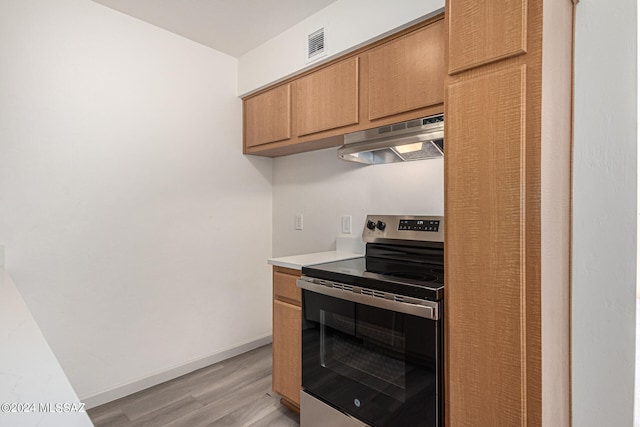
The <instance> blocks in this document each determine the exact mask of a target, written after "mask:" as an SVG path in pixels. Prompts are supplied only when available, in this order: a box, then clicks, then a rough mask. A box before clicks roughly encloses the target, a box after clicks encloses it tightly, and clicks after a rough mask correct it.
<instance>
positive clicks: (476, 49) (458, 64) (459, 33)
mask: <svg viewBox="0 0 640 427" xmlns="http://www.w3.org/2000/svg"><path fill="white" fill-rule="evenodd" d="M448 7H449V14H448V16H449V73H456V72H458V71H462V70H466V69H470V68H473V67H477V66H479V65H483V64H488V63H490V62H494V61H497V60H500V59H503V58H508V57H510V56H514V55H518V54H522V53H525V52H526V51H527V0H492V1H487V0H465V1H452V2H450V3H449V6H448Z"/></svg>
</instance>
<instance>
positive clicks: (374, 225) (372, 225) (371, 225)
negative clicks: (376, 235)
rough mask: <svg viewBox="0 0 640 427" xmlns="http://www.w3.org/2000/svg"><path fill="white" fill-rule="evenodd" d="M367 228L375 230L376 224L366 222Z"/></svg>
mask: <svg viewBox="0 0 640 427" xmlns="http://www.w3.org/2000/svg"><path fill="white" fill-rule="evenodd" d="M367 228H368V229H369V230H373V229H375V228H376V223H375V222H374V221H371V220H369V221H367Z"/></svg>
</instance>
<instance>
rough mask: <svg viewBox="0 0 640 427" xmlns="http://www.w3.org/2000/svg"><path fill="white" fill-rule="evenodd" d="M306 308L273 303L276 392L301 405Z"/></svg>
mask: <svg viewBox="0 0 640 427" xmlns="http://www.w3.org/2000/svg"><path fill="white" fill-rule="evenodd" d="M301 323H302V309H301V308H300V307H297V306H295V305H291V304H288V303H286V302H282V301H277V300H275V301H273V347H272V348H273V372H272V375H273V390H274V391H275V392H276V393H279V394H281V395H282V396H284V397H286V398H287V399H289V400H290V401H292V402H294V403H295V404H297V405H298V406H300V388H301V383H302V354H301V348H302V332H301Z"/></svg>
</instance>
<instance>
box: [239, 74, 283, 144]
mask: <svg viewBox="0 0 640 427" xmlns="http://www.w3.org/2000/svg"><path fill="white" fill-rule="evenodd" d="M244 138H245V148H249V147H254V146H256V145H262V144H268V143H270V142H278V141H284V140H287V139H289V138H291V84H290V83H289V84H286V85H282V86H278V87H276V88H274V89H271V90H269V91H267V92H264V93H262V94H260V95H258V96H254V97H253V98H249V99H247V100H245V102H244Z"/></svg>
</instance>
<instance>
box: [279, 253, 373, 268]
mask: <svg viewBox="0 0 640 427" xmlns="http://www.w3.org/2000/svg"><path fill="white" fill-rule="evenodd" d="M361 256H362V254H358V253H353V252H344V251H328V252H316V253H312V254H301V255H292V256H285V257H280V258H270V259H269V261H268V262H269V264H272V265H277V266H278V267H286V268H292V269H294V270H301V269H302V267H304V266H307V265H315V264H322V263H325V262H333V261H342V260H345V259H353V258H360V257H361Z"/></svg>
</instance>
